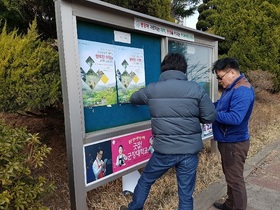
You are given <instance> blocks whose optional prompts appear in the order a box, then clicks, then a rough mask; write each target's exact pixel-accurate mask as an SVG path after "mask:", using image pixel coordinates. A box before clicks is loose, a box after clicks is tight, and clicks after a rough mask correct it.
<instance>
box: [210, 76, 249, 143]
mask: <svg viewBox="0 0 280 210" xmlns="http://www.w3.org/2000/svg"><path fill="white" fill-rule="evenodd" d="M254 101H255V93H254V89H253V87H252V85H251V84H250V83H249V82H248V80H247V79H246V78H245V77H244V75H241V76H240V77H238V78H237V79H236V80H235V81H234V82H233V83H232V84H231V85H230V86H229V87H228V88H227V89H225V90H224V91H223V93H222V95H221V97H220V99H219V100H218V101H217V102H215V103H214V105H215V106H216V110H217V114H218V116H217V118H216V121H215V122H214V123H213V125H212V128H213V135H214V139H215V140H216V141H219V142H231V143H233V142H241V141H246V140H248V139H249V138H250V135H249V130H248V124H249V120H250V116H251V114H252V110H253V107H254Z"/></svg>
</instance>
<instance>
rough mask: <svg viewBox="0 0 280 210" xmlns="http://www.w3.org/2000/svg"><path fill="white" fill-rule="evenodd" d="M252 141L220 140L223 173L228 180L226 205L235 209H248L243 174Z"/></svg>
mask: <svg viewBox="0 0 280 210" xmlns="http://www.w3.org/2000/svg"><path fill="white" fill-rule="evenodd" d="M249 147H250V141H249V140H246V141H242V142H236V143H224V142H218V149H219V151H220V154H221V160H222V168H223V173H224V175H225V178H226V182H227V195H228V198H227V200H226V201H225V203H226V205H227V206H228V207H230V208H231V209H233V210H246V208H247V191H246V186H245V180H244V176H243V172H244V164H245V160H246V158H247V154H248V150H249Z"/></svg>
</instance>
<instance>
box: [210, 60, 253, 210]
mask: <svg viewBox="0 0 280 210" xmlns="http://www.w3.org/2000/svg"><path fill="white" fill-rule="evenodd" d="M212 73H215V74H216V76H217V79H218V81H219V83H220V85H221V86H222V87H223V92H222V95H221V97H220V99H219V100H218V101H217V102H215V103H214V105H215V107H216V111H217V113H218V116H217V118H216V120H215V122H214V123H213V125H212V126H213V135H214V139H215V140H216V141H217V142H218V149H219V151H220V154H221V160H222V168H223V173H224V175H225V178H226V182H227V196H228V197H227V199H226V201H225V202H224V203H218V202H215V203H214V206H215V207H216V208H218V209H223V210H232V209H233V210H246V207H247V192H246V187H245V181H244V176H243V172H244V163H245V159H246V157H247V153H248V150H249V146H250V141H249V138H250V136H249V131H248V124H249V120H250V116H251V114H252V110H253V106H254V101H255V94H254V90H253V87H252V85H251V84H250V83H249V82H248V80H247V79H246V78H245V77H244V75H243V74H241V73H240V69H239V64H238V62H237V60H236V59H234V58H223V59H220V60H217V61H216V62H215V63H214V65H213V68H212Z"/></svg>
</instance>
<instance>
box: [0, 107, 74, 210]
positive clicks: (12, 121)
mask: <svg viewBox="0 0 280 210" xmlns="http://www.w3.org/2000/svg"><path fill="white" fill-rule="evenodd" d="M0 119H3V120H4V121H5V123H6V124H9V125H11V126H12V127H26V128H27V129H28V131H29V132H30V133H32V134H35V133H39V136H40V140H41V142H42V143H43V144H46V145H47V146H48V147H50V148H52V150H51V153H50V154H49V155H48V158H47V159H46V160H45V165H44V167H43V168H42V169H41V170H40V173H41V174H42V175H43V176H45V177H46V178H48V179H49V180H51V181H54V182H55V184H56V187H57V190H56V192H55V193H54V195H50V196H48V197H47V198H46V199H45V200H44V202H43V203H44V205H46V206H48V207H49V208H51V209H55V210H58V209H70V203H69V192H68V176H67V175H68V173H67V151H66V140H65V132H64V116H63V113H62V112H60V111H57V110H48V111H47V112H46V113H36V114H34V113H28V114H18V113H0Z"/></svg>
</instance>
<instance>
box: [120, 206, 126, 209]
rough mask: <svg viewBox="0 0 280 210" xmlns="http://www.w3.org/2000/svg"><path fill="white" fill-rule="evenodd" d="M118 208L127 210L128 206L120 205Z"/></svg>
mask: <svg viewBox="0 0 280 210" xmlns="http://www.w3.org/2000/svg"><path fill="white" fill-rule="evenodd" d="M119 210H128V208H127V207H126V206H121V207H120V208H119Z"/></svg>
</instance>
